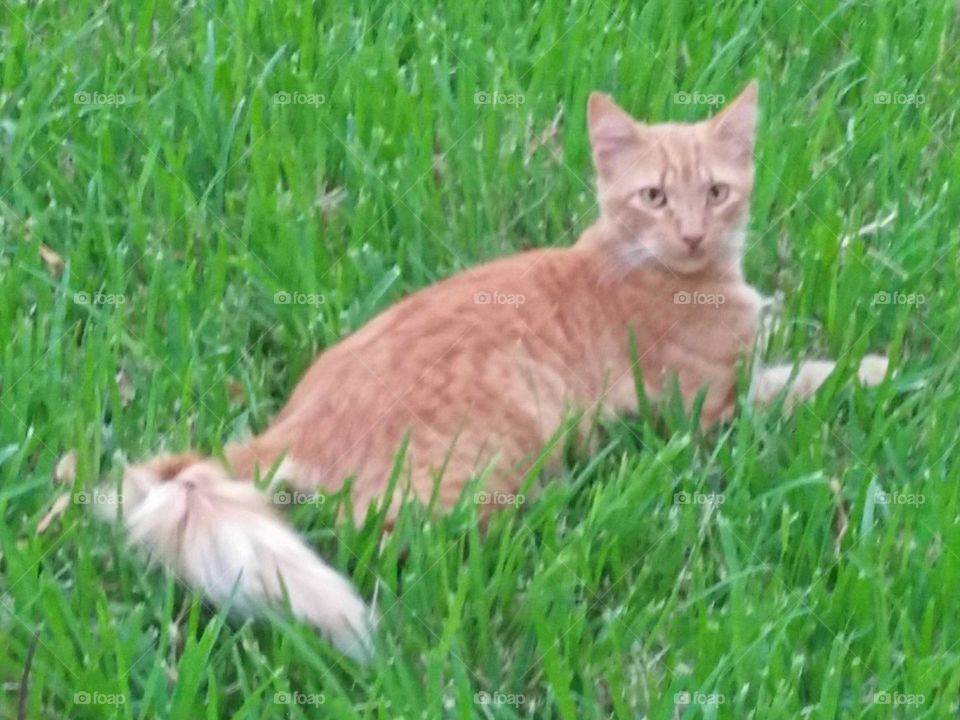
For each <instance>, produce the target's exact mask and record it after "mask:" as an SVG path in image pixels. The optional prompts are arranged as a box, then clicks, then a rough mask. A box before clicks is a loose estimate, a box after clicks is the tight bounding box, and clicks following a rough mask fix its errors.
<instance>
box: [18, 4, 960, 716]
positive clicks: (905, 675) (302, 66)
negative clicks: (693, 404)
mask: <svg viewBox="0 0 960 720" xmlns="http://www.w3.org/2000/svg"><path fill="white" fill-rule="evenodd" d="M956 12H957V11H956V7H955V3H954V2H952V1H951V0H876V1H875V2H872V3H866V2H853V1H845V2H837V1H836V0H818V1H817V2H814V1H813V0H770V1H762V0H749V1H748V0H733V1H731V2H728V3H722V4H718V6H717V7H712V4H708V3H699V2H694V1H692V0H690V1H684V0H657V1H656V2H618V3H616V4H614V5H608V4H607V2H606V1H605V0H597V1H596V2H574V3H573V4H571V5H567V4H566V3H562V2H558V1H556V0H543V2H539V3H535V4H533V5H531V6H529V7H527V6H526V4H525V3H518V2H512V1H509V0H490V2H483V3H473V2H467V1H466V0H445V1H444V2H443V3H442V4H441V6H435V5H433V4H431V3H429V2H426V0H397V1H396V2H387V1H386V0H383V1H380V0H359V1H358V2H355V3H312V4H311V3H297V2H287V1H282V2H276V3H264V4H263V5H262V6H261V5H260V4H258V3H253V2H243V1H242V0H209V1H207V0H200V1H199V2H189V3H169V2H162V1H161V2H155V1H154V0H142V2H114V3H102V2H93V0H74V1H73V2H29V3H28V2H25V1H23V0H10V2H3V3H0V73H2V74H0V512H2V523H0V553H2V555H0V597H2V608H0V638H2V640H0V678H2V682H3V687H2V692H0V717H2V718H15V717H18V714H19V717H22V718H31V719H32V718H67V717H69V718H102V717H108V718H112V717H117V718H168V717H169V718H201V717H206V718H221V717H223V718H249V719H250V720H259V719H260V718H286V717H289V718H315V717H331V718H353V717H357V718H361V717H362V718H421V717H423V718H440V717H458V718H473V717H487V718H494V717H495V718H512V717H543V718H565V719H566V718H600V717H619V718H636V717H649V718H700V717H704V718H735V719H738V720H739V719H742V718H750V717H755V718H762V719H776V718H783V719H790V720H793V719H795V718H798V717H810V718H906V717H910V718H945V717H956V713H957V712H958V709H957V708H958V705H957V702H958V701H957V697H958V691H960V614H957V613H956V605H957V599H958V598H960V523H958V512H960V494H958V483H957V480H958V474H960V463H958V454H960V450H958V449H957V442H958V435H960V387H958V385H957V383H955V382H954V377H955V376H956V371H957V365H958V359H957V355H956V350H957V347H958V343H960V282H958V281H960V271H958V270H960V268H958V260H960V258H958V250H957V240H958V227H960V200H958V198H957V193H958V188H957V183H958V180H960V160H958V158H957V156H956V155H955V151H956V149H957V128H956V124H957V111H958V108H960V74H958V67H960V45H958V44H957V43H958V42H960V32H958V26H957V18H956V17H955V16H956ZM751 78H758V79H759V80H760V83H761V108H762V120H761V125H760V132H759V140H758V146H757V187H756V191H755V195H754V202H753V212H752V222H751V227H750V234H749V245H748V253H747V261H746V266H747V275H748V277H749V278H750V280H751V281H752V282H753V283H754V284H755V285H756V286H757V287H758V288H759V289H760V290H762V291H763V292H764V293H765V294H768V295H778V296H780V297H781V299H782V300H781V303H780V305H781V310H780V315H779V322H777V323H776V324H775V326H774V328H773V331H772V333H771V335H770V338H769V341H768V342H767V343H766V347H765V348H764V352H765V355H766V357H768V358H772V359H778V360H792V359H797V358H800V357H803V356H809V355H822V356H831V357H838V358H841V360H843V364H842V368H841V370H840V371H839V372H838V373H837V375H836V376H835V378H834V379H833V380H832V381H831V382H830V383H828V385H827V386H826V387H825V388H824V389H823V391H822V392H821V393H819V394H818V396H817V397H816V398H815V399H814V400H812V401H811V402H809V403H807V404H804V405H803V406H801V407H799V408H798V409H797V410H796V411H795V412H794V413H793V415H792V416H788V415H786V414H785V413H783V412H782V411H781V410H780V409H779V408H777V407H773V408H770V409H765V410H763V411H753V410H751V409H750V408H749V407H746V406H744V407H743V408H742V411H741V412H740V414H739V415H738V417H737V418H736V420H734V421H733V422H731V423H729V424H727V425H724V426H722V427H721V428H719V429H717V430H715V431H712V432H710V433H708V434H706V435H703V434H702V433H700V432H698V431H695V430H694V429H693V426H692V424H691V423H690V422H689V419H688V418H685V417H683V414H682V412H675V411H670V412H667V414H666V416H665V417H663V418H662V419H660V420H658V421H657V422H655V423H651V422H644V420H643V419H642V418H641V419H628V420H626V421H624V422H618V421H611V422H609V423H608V427H607V428H606V430H605V433H604V438H605V439H604V442H603V449H602V450H601V451H600V452H599V453H598V454H597V455H595V456H591V457H575V456H574V457H571V458H570V459H569V462H568V463H567V466H566V468H565V470H564V471H563V472H562V473H560V474H559V475H556V476H553V477H551V478H550V481H549V483H548V484H547V487H546V490H545V491H544V492H542V493H541V494H540V495H539V496H538V497H537V498H536V499H535V500H533V499H531V500H528V501H527V502H524V503H520V504H518V506H517V507H514V508H510V509H507V510H505V511H504V512H502V513H501V514H500V515H498V516H497V517H496V518H495V519H494V520H493V522H491V523H490V525H489V527H488V528H487V529H486V532H483V533H482V532H481V531H480V530H479V529H478V527H477V523H476V518H477V507H476V503H474V502H471V498H470V497H466V498H465V499H464V501H463V502H462V503H461V504H460V505H459V506H458V507H457V509H456V510H455V511H454V512H453V513H452V514H450V515H449V516H446V517H443V518H432V519H431V518H429V517H428V516H427V514H426V513H425V512H424V510H423V509H422V508H420V507H417V506H409V507H406V508H405V510H404V512H403V514H402V515H401V518H400V520H399V522H398V524H397V527H396V530H395V532H393V533H392V534H390V535H388V536H386V537H381V532H380V525H379V520H378V518H376V517H370V518H369V519H368V521H367V522H365V523H364V524H363V525H359V526H357V525H353V524H351V523H349V522H347V521H345V520H337V521H335V517H336V516H337V515H338V514H339V513H338V508H339V507H340V504H341V502H342V499H343V498H342V496H341V495H336V496H330V497H328V498H325V501H324V502H322V503H316V504H313V505H310V506H298V507H296V508H293V511H292V513H291V514H292V516H293V521H294V522H295V524H296V525H297V526H298V527H299V528H301V529H302V530H303V531H304V533H305V534H306V535H307V537H308V538H309V540H310V542H311V543H312V544H313V545H314V546H315V547H316V548H317V549H318V550H319V551H320V552H321V553H322V554H323V555H324V556H325V557H326V558H328V559H329V560H330V562H331V563H332V564H333V565H334V566H336V567H337V568H339V569H341V570H343V571H344V572H345V573H347V574H349V575H350V576H351V577H352V578H353V580H354V582H355V583H356V584H357V586H358V588H359V589H360V592H361V593H362V594H363V595H364V596H365V597H367V598H374V597H376V605H377V607H378V609H379V611H380V613H381V616H382V620H381V623H380V629H379V633H378V638H377V643H378V647H377V653H376V657H375V659H374V661H373V662H372V663H371V664H370V665H369V666H366V667H364V666H360V665H357V664H355V663H353V662H352V661H350V660H347V659H345V658H343V657H341V656H339V655H338V654H337V653H335V652H334V651H332V650H331V649H330V648H329V646H328V645H327V643H326V642H324V641H323V639H322V638H320V637H318V636H317V635H316V634H315V633H314V632H313V631H312V630H310V629H309V628H308V627H306V626H303V625H300V624H298V623H296V622H294V621H292V620H290V619H289V618H288V617H285V616H284V615H283V614H278V615H277V616H276V617H274V618H272V619H268V620H257V621H254V620H248V621H246V622H244V621H243V620H240V619H237V618H235V617H232V616H229V615H227V614H226V613H224V612H218V611H217V610H215V609H212V608H210V607H209V606H208V605H207V604H206V603H205V602H204V601H203V600H202V599H201V598H199V597H198V596H196V595H194V594H192V593H190V592H189V591H187V590H185V589H184V588H183V587H182V586H181V585H179V584H177V583H176V582H175V581H174V580H172V579H171V578H170V576H169V575H168V574H167V573H165V572H164V571H163V570H162V569H161V568H159V567H156V566H148V565H147V564H146V563H145V562H143V558H142V557H141V556H139V555H138V554H137V553H135V552H133V551H132V550H130V549H129V548H128V547H127V546H126V544H125V541H124V538H123V535H122V533H120V532H118V531H116V530H115V529H114V528H113V527H112V526H111V525H110V524H106V523H102V522H100V521H98V520H97V519H95V516H94V512H93V510H94V509H95V508H94V506H95V505H96V504H97V503H99V502H100V500H101V499H102V495H101V494H100V492H99V491H98V490H97V488H98V487H101V486H103V485H112V484H113V483H116V481H117V479H118V478H119V475H120V473H121V471H122V467H123V465H124V463H125V462H126V461H128V460H133V459H139V458H142V457H145V456H147V455H149V454H151V453H154V452H157V451H159V450H162V449H171V450H183V449H186V448H187V447H198V448H201V449H203V450H204V451H206V452H216V451H218V450H219V448H220V447H221V446H222V444H223V443H224V442H225V441H226V440H228V439H229V438H231V437H237V436H240V435H242V434H244V433H247V432H251V431H255V430H258V429H260V428H262V427H263V426H264V425H265V423H267V421H268V420H269V418H270V417H271V415H272V414H273V413H274V412H276V411H277V410H278V408H279V406H280V404H281V403H282V402H283V400H284V398H285V396H286V394H287V393H288V392H289V390H290V389H291V388H292V387H293V385H294V383H295V382H296V380H297V378H298V377H299V375H300V374H301V373H302V372H303V370H304V369H305V368H306V367H307V365H308V364H309V363H310V361H311V359H312V358H313V357H314V355H315V354H316V353H317V352H318V351H320V350H321V349H322V348H323V347H325V346H328V345H330V344H331V343H333V342H335V341H336V340H337V339H338V338H340V337H342V336H344V335H345V334H347V333H349V332H350V331H352V330H354V329H356V328H357V327H359V326H360V325H361V324H362V323H363V322H364V321H366V320H367V319H368V318H370V317H371V316H372V315H373V314H375V313H376V312H378V311H379V310H381V309H383V308H385V307H387V306H388V305H389V304H390V303H391V302H393V301H395V300H396V299H397V298H400V297H401V296H402V295H404V294H405V293H407V292H409V291H411V290H413V289H415V288H419V287H422V286H424V285H427V284H429V283H431V282H434V281H435V280H437V279H439V278H442V277H445V276H447V275H449V274H451V273H453V272H456V271H457V270H460V269H462V268H464V267H467V266H469V265H471V264H474V263H477V262H480V261H482V260H485V259H489V258H492V257H496V256H499V255H503V254H507V253H511V252H515V251H517V250H521V249H525V248H530V247H536V246H544V245H566V244H569V243H571V242H573V241H574V240H575V238H576V236H577V234H578V233H579V232H580V231H581V230H582V229H584V228H585V227H586V226H587V225H588V224H589V223H590V222H591V220H592V219H593V218H594V216H595V214H596V208H595V206H594V201H593V190H592V186H593V174H592V168H591V164H590V157H589V148H588V146H587V139H586V131H585V127H584V116H585V103H586V98H587V95H588V93H589V91H591V90H592V89H602V90H605V91H608V92H611V93H612V94H614V96H615V97H616V98H617V99H618V100H619V101H620V102H621V104H622V105H623V106H624V107H626V108H628V109H629V110H630V111H632V112H633V113H634V114H636V115H637V116H639V117H645V118H648V119H650V120H653V121H662V120H667V119H670V120H692V119H700V118H703V117H706V116H708V115H709V114H710V113H711V112H714V111H715V109H716V106H717V104H718V103H719V102H721V101H722V99H723V98H724V97H726V98H731V97H733V96H734V95H735V94H736V93H737V92H738V91H739V90H740V89H741V88H742V87H743V86H744V85H745V84H746V83H747V82H748V81H749V80H750V79H751ZM867 352H883V353H888V354H889V355H890V357H891V358H892V359H893V367H894V373H893V375H892V377H890V378H889V379H888V380H887V381H886V382H885V383H884V384H882V385H881V386H880V387H877V388H874V389H870V390H865V389H863V388H860V387H858V386H857V385H856V384H855V383H853V382H852V381H851V374H852V367H853V364H854V362H855V360H856V359H857V358H858V357H859V356H861V355H863V354H864V353H867ZM70 451H75V456H73V457H75V460H76V473H75V474H76V481H75V483H74V485H73V486H72V488H70V487H69V485H68V484H63V483H58V482H57V481H56V478H55V476H56V475H57V473H56V472H55V470H56V468H57V466H58V462H60V460H61V458H63V457H64V456H66V455H67V454H68V453H69V452H70ZM63 469H64V467H63V465H62V464H61V471H63ZM63 474H64V473H63V472H61V473H60V475H63ZM68 474H69V473H68ZM64 492H69V493H71V495H70V499H69V502H66V504H65V505H63V506H62V507H61V508H60V509H62V510H63V512H62V514H60V515H58V516H56V517H50V518H47V521H48V522H44V523H42V524H41V520H43V519H44V516H45V515H46V514H47V512H48V510H50V508H51V506H53V505H54V503H55V501H56V499H57V498H58V497H59V496H61V495H62V494H63V493H64ZM38 526H39V527H38Z"/></svg>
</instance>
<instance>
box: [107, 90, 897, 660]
mask: <svg viewBox="0 0 960 720" xmlns="http://www.w3.org/2000/svg"><path fill="white" fill-rule="evenodd" d="M756 117H757V88H756V84H755V83H751V84H750V85H749V86H748V87H747V88H746V89H745V90H744V91H743V93H742V94H741V95H740V96H739V97H738V98H737V99H736V100H734V101H733V102H731V103H730V104H729V105H728V106H727V107H726V108H725V109H724V110H723V111H722V112H721V113H719V114H718V115H717V116H715V117H714V118H712V119H711V120H707V121H704V122H700V123H694V124H673V123H667V124H662V125H645V124H642V123H639V122H636V121H635V120H633V119H632V118H631V117H630V116H629V115H628V114H627V113H626V112H624V111H623V110H621V109H620V108H619V107H617V106H616V105H615V104H614V103H613V101H612V100H611V99H610V98H608V97H607V96H605V95H601V94H597V93H595V94H593V95H592V96H591V97H590V102H589V108H588V125H589V132H590V141H591V144H592V148H593V157H594V162H595V165H596V168H597V172H598V180H599V182H598V186H599V194H598V196H599V206H600V216H599V218H598V220H597V221H596V222H595V223H594V224H593V225H592V226H591V227H590V228H588V229H587V230H586V232H584V234H583V235H582V237H581V238H580V239H579V240H578V242H577V243H576V244H575V245H574V246H573V247H570V248H563V249H549V250H535V251H531V252H526V253H522V254H519V255H515V256H512V257H508V258H505V259H501V260H497V261H494V262H491V263H487V264H485V265H481V266H479V267H474V268H471V269H468V270H465V271H463V272H461V273H459V274H457V275H455V276H454V277H451V278H448V279H447V280H444V281H442V282H439V283H437V284H436V285H433V286H431V287H428V288H426V289H424V290H421V291H419V292H417V293H414V294H413V295H410V296H409V297H407V298H405V299H403V300H401V301H400V302H398V303H397V304H396V305H394V306H393V307H391V308H389V309H388V310H386V311H385V312H383V313H382V314H381V315H379V316H378V317H376V318H374V319H373V320H371V321H370V322H369V323H368V324H367V325H365V326H364V327H363V328H361V329H360V330H358V331H357V332H355V333H354V334H353V335H351V336H349V337H347V338H345V339H344V340H342V341H341V342H340V343H338V344H337V345H335V346H333V347H331V348H329V349H328V350H326V351H325V352H324V353H323V354H322V355H321V356H320V357H319V358H317V360H316V361H315V362H314V364H313V366H312V367H311V368H310V370H309V371H308V372H307V374H306V375H305V376H304V377H303V379H302V380H301V381H300V383H299V384H298V385H297V387H296V388H295V389H294V391H293V394H292V395H291V397H290V400H289V401H288V402H287V404H286V406H285V407H284V408H283V410H282V411H281V412H280V414H279V415H278V416H277V417H276V418H275V419H274V420H273V422H272V423H271V424H270V426H269V427H268V428H267V429H266V430H265V431H264V432H263V433H262V434H261V435H259V436H257V437H255V438H253V439H252V440H249V441H246V442H241V443H237V444H233V445H229V446H227V448H226V450H225V455H226V460H227V465H226V466H224V465H222V464H221V463H220V462H218V461H216V460H213V459H204V458H202V457H200V456H199V455H195V454H183V455H177V456H162V457H158V458H155V459H153V460H150V461H148V462H145V463H143V464H140V465H135V466H132V467H130V468H129V469H128V470H127V472H126V475H125V478H124V484H123V493H124V495H123V504H124V506H125V508H124V509H125V522H126V524H127V526H128V527H129V529H130V531H131V533H132V535H133V538H134V539H135V540H136V541H138V542H141V543H143V544H145V545H147V546H148V547H149V548H151V549H152V550H153V551H154V552H155V553H157V554H158V555H159V556H160V557H161V558H163V559H164V560H165V561H166V562H167V563H168V564H170V565H171V566H172V567H173V568H174V570H175V571H176V572H177V573H178V574H179V575H180V576H181V577H183V578H184V580H186V581H187V582H188V583H190V584H192V585H194V586H196V587H198V588H200V589H202V590H203V591H204V592H205V593H206V594H207V595H208V596H210V597H212V598H213V599H214V600H217V601H223V600H225V599H227V598H229V597H231V596H232V595H234V593H235V596H236V597H235V600H236V601H239V602H241V603H244V602H246V603H249V605H250V606H251V608H252V607H254V606H256V604H257V603H258V602H263V601H270V600H278V599H281V598H283V597H284V596H286V597H287V598H288V600H289V602H290V606H291V608H292V609H293V611H294V612H296V613H297V614H298V615H300V616H301V617H303V618H305V619H306V620H308V621H309V622H311V623H313V624H314V625H316V626H317V627H318V628H320V629H321V630H322V631H324V632H325V633H327V634H328V635H329V636H330V637H331V638H332V640H333V642H334V643H335V644H336V645H337V646H338V647H340V648H341V649H342V650H344V651H345V652H347V653H349V654H351V655H353V656H355V657H363V656H364V655H365V654H366V653H367V652H368V649H369V632H370V628H371V626H372V617H373V616H372V614H371V612H370V611H369V610H368V609H367V607H366V605H365V604H364V603H363V602H362V601H361V600H360V598H359V597H357V595H356V593H355V592H354V590H353V589H352V587H351V585H350V584H349V583H348V581H347V580H345V579H344V578H342V577H341V576H340V575H339V574H337V573H336V572H335V571H333V570H332V569H330V568H329V567H328V566H327V565H326V564H325V563H324V562H323V561H322V560H320V559H319V558H318V557H317V556H316V555H315V554H314V553H313V552H312V551H311V550H310V549H309V548H308V547H307V546H306V545H305V544H304V543H303V542H302V541H301V540H300V539H299V538H298V537H297V536H296V535H295V534H294V532H293V531H292V530H290V529H289V528H288V527H287V526H286V525H285V524H284V523H283V522H282V520H281V519H280V518H279V517H278V516H277V515H275V513H274V512H273V511H272V509H271V506H270V503H268V501H267V499H266V497H265V496H264V495H263V494H262V493H261V492H260V491H259V490H258V489H256V488H255V487H254V485H253V483H252V482H251V478H253V477H254V475H255V474H256V473H257V471H258V469H259V470H260V471H262V472H267V471H268V470H269V469H270V468H271V467H272V466H273V465H274V464H275V463H280V466H279V470H278V473H277V476H278V477H280V478H282V479H284V480H286V481H287V482H288V483H289V484H290V485H291V486H293V487H294V488H296V489H297V490H298V491H304V492H310V491H314V490H316V489H317V488H320V489H323V490H335V489H337V488H338V487H340V485H341V483H342V482H343V480H344V479H345V478H346V477H348V476H350V475H352V476H354V477H355V481H354V484H353V507H354V509H355V511H356V514H357V517H358V518H362V517H363V516H364V515H365V513H366V511H367V508H368V507H369V505H370V503H371V502H375V501H376V500H377V499H378V498H379V497H380V496H381V494H382V493H383V492H384V490H385V489H386V485H387V482H388V479H389V477H390V474H391V467H392V465H393V463H394V456H395V453H396V451H397V449H398V447H399V446H400V445H401V443H402V441H403V439H404V437H405V435H406V434H407V433H409V446H408V451H407V454H406V456H405V462H406V465H405V468H404V472H403V474H402V476H401V485H402V488H401V490H402V491H405V492H406V493H408V494H411V495H413V496H415V497H416V498H419V499H420V500H422V501H424V502H427V501H429V500H430V498H431V496H432V494H433V493H434V490H435V483H436V482H437V477H438V473H440V471H441V470H442V471H443V472H442V478H441V479H440V481H439V487H438V488H437V497H438V500H439V502H440V504H442V505H443V506H449V505H451V504H452V503H454V502H455V501H456V500H457V498H458V497H459V496H460V494H461V491H462V490H463V488H464V486H465V484H466V483H467V482H468V480H470V478H471V477H476V475H477V474H479V473H483V478H484V486H485V489H487V490H488V491H489V496H490V497H496V496H497V493H504V494H509V493H515V492H517V490H518V484H519V482H520V479H521V478H522V477H523V474H524V471H525V470H526V469H527V468H528V467H529V466H530V464H531V462H532V461H533V460H534V459H535V458H537V457H538V453H539V452H540V451H541V450H542V449H543V446H544V444H545V442H546V441H547V440H548V439H549V438H550V437H551V436H552V435H553V433H554V431H556V430H557V429H558V426H560V424H561V422H562V421H563V420H564V418H565V417H566V416H567V415H568V414H569V413H570V412H571V411H576V410H581V411H587V412H589V411H592V410H594V409H596V408H598V404H599V408H600V409H602V410H603V411H605V412H609V413H632V412H636V411H637V395H636V392H635V389H634V372H633V367H632V364H631V360H630V357H631V355H630V346H629V335H630V331H631V329H632V331H633V333H634V335H635V337H636V346H637V352H638V355H639V362H640V366H641V370H642V376H643V378H644V381H645V384H646V388H645V390H646V393H647V395H648V396H649V397H650V398H652V399H653V400H654V401H655V400H656V398H657V397H658V396H659V395H661V393H662V390H663V388H664V385H665V382H666V381H667V380H668V379H669V378H670V377H671V376H673V375H675V376H676V379H677V380H678V383H679V388H680V390H681V392H682V394H683V397H684V398H685V400H686V401H687V403H688V404H689V403H690V402H691V401H692V399H693V397H694V396H695V395H696V393H697V391H698V390H699V389H700V388H702V387H706V388H708V390H707V393H706V397H705V402H704V405H703V409H702V421H703V423H705V424H710V423H714V422H716V421H717V420H720V419H723V418H725V417H727V416H729V415H730V413H731V412H732V410H733V409H734V399H735V398H734V392H735V379H736V377H735V365H736V362H737V360H738V358H739V357H741V356H742V355H744V354H747V353H749V352H750V351H751V350H752V347H753V343H754V336H755V333H756V331H757V324H758V312H759V309H760V305H761V298H760V296H759V295H758V294H757V292H756V291H755V290H754V289H753V288H751V287H750V286H749V285H748V284H747V283H746V282H745V280H744V278H743V274H742V271H741V254H742V251H743V244H744V230H745V227H746V223H747V217H748V208H749V203H750V195H751V191H752V187H753V175H754V163H753V145H754V132H755V125H756ZM832 368H833V364H832V363H829V362H824V361H819V362H812V363H805V364H803V365H801V366H800V368H799V369H797V370H796V371H794V370H793V368H791V367H790V366H783V367H777V368H771V369H767V370H765V371H762V372H760V373H759V375H758V379H757V381H756V383H755V385H754V397H755V399H756V400H757V401H761V402H763V401H767V400H770V399H772V398H773V397H775V396H777V395H778V394H779V393H780V392H781V391H784V390H787V393H788V398H787V399H788V401H789V400H792V399H794V400H795V399H798V398H799V397H802V396H804V395H807V394H810V393H812V392H813V391H814V390H816V388H817V387H818V386H819V385H820V384H821V383H822V382H823V381H824V380H825V379H826V377H827V375H829V373H830V371H831V370H832ZM885 372H886V362H885V360H883V359H882V358H868V359H867V360H865V361H864V364H863V365H862V366H861V376H862V378H863V379H864V381H866V382H877V381H879V380H880V379H882V377H883V375H884V373H885ZM791 381H792V384H791ZM281 459H282V462H281ZM395 512H396V508H395V507H391V508H390V515H389V517H388V521H391V520H392V519H393V518H394V517H395Z"/></svg>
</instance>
